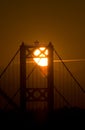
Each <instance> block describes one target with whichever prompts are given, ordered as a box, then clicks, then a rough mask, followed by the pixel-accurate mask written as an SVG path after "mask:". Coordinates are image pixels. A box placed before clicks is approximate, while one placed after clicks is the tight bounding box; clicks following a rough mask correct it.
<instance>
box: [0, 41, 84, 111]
mask: <svg viewBox="0 0 85 130" xmlns="http://www.w3.org/2000/svg"><path fill="white" fill-rule="evenodd" d="M40 47H45V48H46V49H47V50H48V55H46V54H44V53H45V51H46V49H45V50H42V51H41V52H40V54H41V53H43V54H44V55H45V56H46V57H47V58H48V66H39V65H38V64H37V63H36V62H35V61H34V58H39V55H40V54H38V56H35V55H34V51H35V50H36V49H39V48H40ZM39 51H40V49H39ZM49 52H50V53H49ZM41 58H42V56H41V57H40V59H41ZM55 61H57V62H55ZM38 62H39V61H38ZM64 106H66V107H78V108H81V109H82V108H83V109H85V88H84V87H82V86H81V84H80V83H79V81H78V80H77V79H76V77H75V76H74V75H73V74H72V72H71V71H70V69H69V68H68V67H67V66H66V64H65V62H64V61H63V59H62V58H61V56H60V55H59V54H58V52H57V51H56V49H55V48H54V46H52V44H50V43H49V44H48V45H45V46H43V45H37V44H35V45H33V46H32V45H31V46H29V45H25V44H24V43H22V44H21V46H20V47H19V49H18V50H17V52H16V53H15V55H14V57H13V58H12V59H11V60H10V62H9V63H8V65H7V66H6V68H5V69H4V70H3V71H2V73H1V74H0V109H1V110H10V109H23V110H24V109H25V110H30V111H31V110H33V111H36V110H44V109H47V108H49V107H50V109H54V110H56V109H60V108H63V107H64Z"/></svg>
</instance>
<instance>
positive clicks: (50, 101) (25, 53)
mask: <svg viewBox="0 0 85 130" xmlns="http://www.w3.org/2000/svg"><path fill="white" fill-rule="evenodd" d="M40 47H45V48H46V49H47V50H48V55H47V56H46V57H47V59H48V65H47V76H46V78H47V88H30V86H28V88H27V86H26V60H27V58H35V56H34V54H33V52H34V50H35V49H39V48H40ZM43 53H44V52H43ZM37 58H39V55H38V57H37ZM53 75H54V74H53V45H52V43H51V42H50V43H49V44H48V45H47V46H42V45H39V44H37V43H35V44H34V45H31V46H30V45H25V44H24V43H22V44H21V46H20V108H21V110H22V111H26V110H27V109H26V102H30V100H31V101H33V102H34V101H37V102H38V101H46V102H47V107H48V108H47V109H48V111H50V112H51V111H53V109H54V76H53ZM42 78H43V77H42ZM30 90H31V91H32V93H31V94H30ZM36 91H38V92H39V93H40V96H39V98H37V99H36V97H35V96H34V95H35V92H36ZM26 93H28V94H29V98H28V97H27V95H26ZM45 94H47V96H45ZM30 95H31V98H32V99H30Z"/></svg>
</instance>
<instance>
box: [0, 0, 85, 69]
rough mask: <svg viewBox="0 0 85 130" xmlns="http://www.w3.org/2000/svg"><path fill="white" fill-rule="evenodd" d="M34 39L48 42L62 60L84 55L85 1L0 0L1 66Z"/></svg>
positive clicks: (80, 66)
mask: <svg viewBox="0 0 85 130" xmlns="http://www.w3.org/2000/svg"><path fill="white" fill-rule="evenodd" d="M35 40H39V41H40V42H41V43H42V42H44V43H49V41H51V42H52V43H53V45H54V47H55V48H56V50H57V51H58V52H59V54H60V55H61V56H62V58H64V59H76V58H78V59H80V58H85V1H84V0H59V1H57V0H0V66H3V65H4V64H7V63H8V61H9V60H10V58H11V57H12V56H13V55H14V53H15V52H16V50H17V49H18V48H19V46H20V44H21V42H22V41H24V42H26V43H27V44H32V43H33V42H34V41H35ZM76 65H77V66H79V68H78V69H77V70H78V71H81V69H82V66H83V69H84V70H85V68H84V65H85V63H76ZM82 72H83V70H82Z"/></svg>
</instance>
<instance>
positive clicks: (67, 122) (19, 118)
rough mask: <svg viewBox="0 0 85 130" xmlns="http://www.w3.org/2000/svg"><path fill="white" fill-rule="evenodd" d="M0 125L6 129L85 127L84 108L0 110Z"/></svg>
mask: <svg viewBox="0 0 85 130" xmlns="http://www.w3.org/2000/svg"><path fill="white" fill-rule="evenodd" d="M0 127H1V128H3V129H4V128H5V127H6V128H8V129H17V128H19V129H21V128H22V129H25V128H26V129H36V128H37V129H39V130H41V129H47V128H52V129H57V128H59V129H60V128H63V129H65V128H66V129H70V128H71V129H73V128H74V127H75V128H79V127H80V128H81V129H84V128H85V110H82V109H79V108H62V109H59V110H56V111H53V112H51V113H47V112H44V111H43V112H41V111H40V112H28V111H26V112H20V111H8V112H4V111H2V110H1V111H0Z"/></svg>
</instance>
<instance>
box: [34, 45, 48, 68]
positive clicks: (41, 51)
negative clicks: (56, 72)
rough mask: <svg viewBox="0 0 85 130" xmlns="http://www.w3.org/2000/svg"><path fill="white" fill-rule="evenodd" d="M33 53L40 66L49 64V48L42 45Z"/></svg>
mask: <svg viewBox="0 0 85 130" xmlns="http://www.w3.org/2000/svg"><path fill="white" fill-rule="evenodd" d="M33 54H34V56H35V57H36V58H33V59H34V61H35V62H36V63H37V64H38V65H39V66H47V65H48V58H47V55H48V50H47V49H46V48H45V47H40V48H38V49H36V50H35V51H34V53H33Z"/></svg>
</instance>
